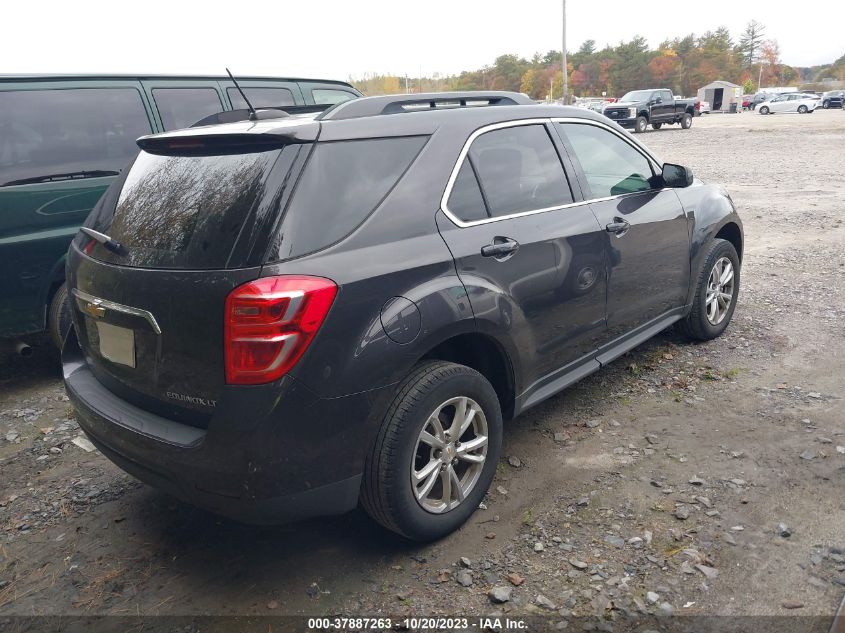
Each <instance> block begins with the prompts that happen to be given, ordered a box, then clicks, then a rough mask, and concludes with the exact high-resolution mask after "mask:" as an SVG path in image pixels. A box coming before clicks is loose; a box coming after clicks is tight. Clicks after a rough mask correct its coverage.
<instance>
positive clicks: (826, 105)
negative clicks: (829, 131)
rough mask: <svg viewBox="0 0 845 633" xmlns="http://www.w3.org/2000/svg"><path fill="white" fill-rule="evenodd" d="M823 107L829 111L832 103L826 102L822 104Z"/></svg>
mask: <svg viewBox="0 0 845 633" xmlns="http://www.w3.org/2000/svg"><path fill="white" fill-rule="evenodd" d="M822 107H823V108H824V109H825V110H827V109H829V108H830V101H825V102H824V103H822Z"/></svg>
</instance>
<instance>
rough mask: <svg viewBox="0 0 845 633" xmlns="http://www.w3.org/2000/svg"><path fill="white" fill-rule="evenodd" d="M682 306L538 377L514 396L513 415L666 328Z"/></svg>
mask: <svg viewBox="0 0 845 633" xmlns="http://www.w3.org/2000/svg"><path fill="white" fill-rule="evenodd" d="M684 310H685V309H684V308H678V309H676V310H672V311H671V312H669V313H667V314H664V315H663V316H661V317H658V318H657V319H655V320H654V321H651V322H649V323H646V324H645V325H642V326H640V327H639V328H637V329H636V330H633V331H632V332H629V333H628V334H626V335H625V336H624V337H622V338H621V339H617V340H616V341H613V342H612V343H608V344H607V345H603V346H602V347H600V348H599V349H598V350H597V351H596V352H595V353H594V354H591V355H590V356H587V357H582V358H579V359H578V360H576V361H574V362H572V363H569V364H568V365H566V366H564V367H563V368H561V369H559V370H557V371H556V372H552V374H550V375H549V376H546V377H544V378H540V379H539V380H537V381H536V382H534V384H532V385H531V386H530V387H528V389H526V390H525V391H524V392H523V393H522V394H521V395H519V396H517V398H516V402H515V403H514V416H516V415H519V414H520V413H522V412H523V411H525V410H526V409H530V408H531V407H533V406H535V405H538V404H540V403H541V402H542V401H543V400H546V399H547V398H550V397H551V396H553V395H555V394H556V393H558V392H560V391H563V390H564V389H566V388H567V387H569V386H571V385H573V384H575V383H576V382H578V381H579V380H581V379H582V378H586V377H587V376H589V375H590V374H592V373H593V372H596V371H598V370H599V369H601V368H602V367H604V366H606V365H608V364H610V363H611V362H613V361H614V360H616V359H617V358H619V357H620V356H622V354H625V353H626V352H629V351H631V350H632V349H634V348H635V347H638V346H639V345H642V344H643V343H645V342H646V341H647V340H649V339H650V338H652V337H654V336H655V335H656V334H659V333H660V332H662V331H663V330H665V329H666V328H667V327H669V326H670V325H672V324H673V323H675V322H676V321H679V320H680V319H681V318H683V315H684Z"/></svg>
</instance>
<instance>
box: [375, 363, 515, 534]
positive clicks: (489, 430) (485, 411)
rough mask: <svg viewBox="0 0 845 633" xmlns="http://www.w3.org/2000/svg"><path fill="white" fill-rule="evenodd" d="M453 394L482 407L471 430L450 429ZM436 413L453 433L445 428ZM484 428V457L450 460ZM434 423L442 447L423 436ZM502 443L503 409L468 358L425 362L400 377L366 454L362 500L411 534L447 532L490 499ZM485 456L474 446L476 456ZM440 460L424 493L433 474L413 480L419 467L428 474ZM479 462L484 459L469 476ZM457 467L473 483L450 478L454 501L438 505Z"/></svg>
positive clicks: (380, 518) (379, 518) (382, 520)
mask: <svg viewBox="0 0 845 633" xmlns="http://www.w3.org/2000/svg"><path fill="white" fill-rule="evenodd" d="M453 400H464V401H466V402H468V403H469V404H468V405H467V406H468V408H467V409H466V410H467V412H469V411H471V410H472V409H473V408H474V407H472V405H476V406H477V407H478V410H477V411H475V412H473V415H472V416H470V417H471V419H472V423H471V425H470V426H469V427H467V430H466V431H465V432H463V433H460V432H458V433H453V434H452V435H449V434H448V430H449V424H450V420H452V419H453V418H452V414H454V418H455V419H458V417H459V416H458V408H457V405H454V406H451V409H450V405H448V403H449V402H451V401H453ZM444 405H446V406H445V407H444ZM450 412H451V413H450ZM464 419H466V418H464ZM432 420H436V421H437V423H438V424H439V425H440V431H446V433H445V434H438V433H437V432H436V430H435V429H434V426H433V425H432ZM482 422H483V423H484V426H483V427H481V423H482ZM476 425H478V427H476ZM481 428H483V429H484V430H486V437H487V442H486V445H484V446H486V453H485V454H484V457H483V461H482V462H481V463H479V462H477V461H469V460H467V461H464V460H463V458H461V457H460V453H458V454H457V456H455V457H454V458H453V459H451V460H450V458H452V456H453V454H454V450H458V449H459V448H460V447H462V446H463V449H464V450H466V447H468V446H469V445H470V442H472V441H474V440H477V439H478V438H479V437H482V436H483V433H482V432H481V431H480V429H481ZM428 429H432V430H433V432H431V433H430V435H429V436H428V437H429V438H431V436H432V435H433V436H436V438H437V439H440V438H442V437H446V439H447V443H446V444H445V445H444V444H440V446H444V448H443V449H442V450H438V448H437V447H436V446H434V445H432V444H431V443H429V441H430V440H429V441H423V439H422V437H423V431H426V430H428ZM455 436H457V437H455ZM461 442H463V444H461ZM501 446H502V412H501V409H500V405H499V399H498V397H497V395H496V392H495V391H494V389H493V386H492V385H491V384H490V382H489V381H488V380H487V379H486V378H485V377H484V376H482V375H481V374H480V373H478V372H477V371H475V370H474V369H471V368H469V367H466V366H464V365H457V364H455V363H448V362H443V361H429V362H424V363H421V364H419V365H417V366H416V367H415V368H414V369H413V370H412V371H411V373H410V374H409V375H408V376H407V378H405V380H403V381H402V382H401V383H400V385H399V388H398V389H397V393H396V396H395V398H394V400H393V403H392V404H391V405H390V407H389V409H388V411H387V413H386V414H385V416H384V420H383V421H382V424H381V428H380V429H379V431H378V435H377V436H376V439H375V441H374V442H373V445H372V447H371V449H370V452H369V454H368V455H367V457H366V459H365V463H364V478H363V481H362V484H361V505H362V506H363V507H364V509H365V510H366V511H367V513H368V514H369V515H370V516H371V517H372V518H373V519H375V520H376V521H377V522H378V523H380V524H381V525H383V526H384V527H386V528H387V529H389V530H392V531H394V532H397V533H398V534H401V535H402V536H404V537H406V538H409V539H412V540H415V541H431V540H434V539H438V538H441V537H443V536H446V535H447V534H449V533H450V532H453V531H454V530H456V529H458V528H459V527H460V526H461V525H462V524H463V523H464V522H465V521H466V520H467V519H468V518H469V517H470V515H472V513H473V512H475V510H476V508H477V507H478V504H479V503H480V502H481V500H482V499H483V498H484V495H485V494H486V492H487V489H488V488H489V487H490V483H491V482H492V481H493V476H494V475H495V473H496V466H497V464H498V462H499V454H500V452H501ZM470 450H472V451H480V450H482V449H481V448H478V449H470ZM479 455H480V453H475V452H474V454H473V455H469V456H470V457H475V458H477V457H478V456H479ZM444 460H445V462H444ZM434 462H436V463H435V464H434V466H435V467H434V468H432V469H431V471H430V475H431V481H432V482H434V483H433V484H432V486H433V487H430V488H428V492H426V493H422V494H421V493H420V490H422V489H423V488H426V486H425V482H426V481H428V480H429V475H424V476H421V477H420V478H419V479H418V481H415V482H412V474H413V473H415V472H417V473H420V474H421V473H422V471H423V470H425V469H426V468H427V467H428V466H430V465H431V464H432V463H434ZM441 462H443V463H442V464H441ZM438 464H440V465H438ZM449 464H451V465H452V466H449ZM474 464H478V466H477V467H476V469H475V470H474V471H473V473H474V474H473V475H472V476H470V469H471V468H473V465H474ZM418 466H419V468H418ZM451 468H454V470H455V472H456V475H455V476H456V477H457V478H458V479H459V480H460V481H462V482H467V487H466V489H464V488H463V486H460V485H459V482H456V483H455V486H454V487H453V486H452V484H451V483H450V484H449V486H450V490H451V491H452V492H451V494H450V495H449V497H448V498H449V500H450V501H449V503H448V504H447V505H445V507H441V508H436V507H433V505H434V503H435V502H436V501H438V498H437V494H438V493H439V494H440V499H446V495H447V493H446V491H445V490H444V488H443V485H444V483H445V482H444V477H445V478H446V479H449V473H450V472H451V470H450V469H451ZM464 469H466V470H464ZM436 473H437V474H436ZM449 481H450V482H451V481H453V480H451V479H449ZM468 482H472V483H471V484H469V483H468ZM459 489H460V490H461V494H459V493H458V490H459ZM461 497H463V498H461ZM450 506H451V507H450Z"/></svg>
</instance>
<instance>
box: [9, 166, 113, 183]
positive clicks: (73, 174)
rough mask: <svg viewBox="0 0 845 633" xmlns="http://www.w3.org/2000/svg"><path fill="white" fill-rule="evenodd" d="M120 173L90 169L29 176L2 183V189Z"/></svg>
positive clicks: (111, 170) (110, 170)
mask: <svg viewBox="0 0 845 633" xmlns="http://www.w3.org/2000/svg"><path fill="white" fill-rule="evenodd" d="M119 173H120V172H119V171H114V170H113V169H90V170H80V171H69V172H67V173H64V174H47V175H46V176H31V177H29V178H21V179H20V180H10V181H9V182H4V183H3V185H2V186H3V187H10V186H12V185H30V184H33V183H36V182H54V181H58V180H81V179H83V178H102V177H103V176H117V175H118V174H119Z"/></svg>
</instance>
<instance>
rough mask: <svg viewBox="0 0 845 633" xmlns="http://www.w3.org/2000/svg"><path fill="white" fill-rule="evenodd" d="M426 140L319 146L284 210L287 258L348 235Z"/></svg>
mask: <svg viewBox="0 0 845 633" xmlns="http://www.w3.org/2000/svg"><path fill="white" fill-rule="evenodd" d="M427 138H428V137H422V136H409V137H394V138H380V139H363V140H355V141H333V142H327V143H317V145H316V146H315V147H314V150H313V152H312V154H311V156H310V157H309V159H308V164H307V165H306V166H305V171H304V173H303V174H302V176H301V178H300V182H299V184H298V185H297V188H296V191H295V193H294V195H293V200H292V201H291V203H290V205H289V206H288V209H287V211H286V212H285V217H284V220H283V223H282V229H281V233H280V236H281V242H280V244H279V245H278V246H277V250H276V252H275V253H274V254H272V255H271V258H272V259H277V260H284V259H289V258H291V257H298V256H301V255H307V254H308V253H312V252H314V251H317V250H320V249H322V248H325V247H327V246H330V245H331V244H334V243H335V242H338V241H339V240H341V239H343V238H344V237H346V236H347V235H349V234H350V233H351V232H352V231H353V230H354V229H355V228H356V227H358V226H359V225H360V224H361V223H362V222H363V221H364V220H365V219H366V218H367V217H368V216H369V215H370V214H371V213H372V212H373V211H374V210H375V209H376V208H377V207H378V206H379V205H380V204H381V202H382V200H384V198H386V197H387V194H388V193H390V191H391V190H392V189H393V187H394V186H395V185H396V183H397V182H399V180H400V178H401V177H402V175H403V174H404V173H405V171H406V170H407V169H408V167H409V166H410V165H411V163H412V162H413V161H414V159H415V158H416V157H417V154H419V152H420V150H421V149H422V147H423V145H425V142H426V140H427Z"/></svg>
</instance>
